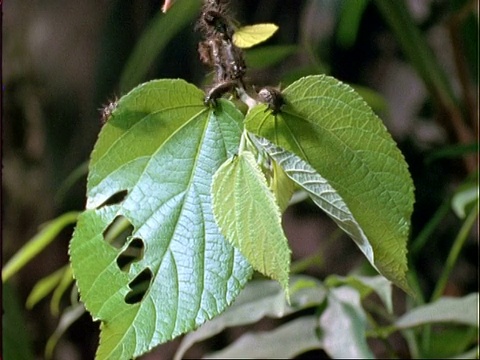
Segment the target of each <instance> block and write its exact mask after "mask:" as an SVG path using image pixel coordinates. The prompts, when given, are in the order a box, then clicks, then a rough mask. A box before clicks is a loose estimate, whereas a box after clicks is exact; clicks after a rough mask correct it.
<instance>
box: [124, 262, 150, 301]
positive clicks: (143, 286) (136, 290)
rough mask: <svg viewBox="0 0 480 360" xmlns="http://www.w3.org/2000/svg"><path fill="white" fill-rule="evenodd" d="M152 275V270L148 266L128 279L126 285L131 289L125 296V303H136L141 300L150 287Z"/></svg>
mask: <svg viewBox="0 0 480 360" xmlns="http://www.w3.org/2000/svg"><path fill="white" fill-rule="evenodd" d="M152 277H153V274H152V271H151V270H150V269H149V268H146V269H144V270H143V271H142V272H141V273H140V274H138V275H137V276H136V277H135V279H133V280H132V281H130V283H129V284H128V286H129V287H130V289H131V290H130V291H129V292H128V294H127V295H126V296H125V302H126V303H127V304H137V303H139V302H140V301H142V299H143V297H144V296H145V294H146V292H147V290H148V288H149V287H150V283H151V281H152Z"/></svg>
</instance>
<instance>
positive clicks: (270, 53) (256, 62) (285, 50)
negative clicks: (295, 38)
mask: <svg viewBox="0 0 480 360" xmlns="http://www.w3.org/2000/svg"><path fill="white" fill-rule="evenodd" d="M297 51H298V47H297V46H296V45H270V46H261V47H258V48H255V49H249V50H247V51H245V61H246V63H247V64H248V67H249V68H250V69H265V68H267V67H270V66H274V65H277V64H278V63H280V62H281V61H283V60H285V59H286V58H287V57H288V56H290V55H293V54H294V53H296V52H297Z"/></svg>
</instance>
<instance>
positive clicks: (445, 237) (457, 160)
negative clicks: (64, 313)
mask: <svg viewBox="0 0 480 360" xmlns="http://www.w3.org/2000/svg"><path fill="white" fill-rule="evenodd" d="M183 1H189V0H177V3H176V4H175V5H174V7H175V6H180V3H182V2H183ZM231 3H232V8H233V10H234V13H235V15H236V18H237V20H238V21H239V22H240V23H241V24H255V23H260V22H273V23H275V24H277V25H279V27H280V29H279V30H278V32H277V33H276V34H275V35H274V36H273V38H271V39H270V40H268V42H266V43H265V44H262V45H261V46H280V45H282V46H286V47H285V49H286V50H285V51H286V54H288V56H287V55H285V56H282V57H281V59H280V60H279V61H278V62H276V63H273V64H271V66H268V67H264V66H265V65H264V64H262V63H261V61H258V56H257V57H255V54H252V55H251V57H249V52H247V66H249V69H248V73H247V75H248V81H249V82H250V83H251V84H255V85H259V86H261V85H274V86H276V85H279V84H281V85H282V86H283V87H285V86H287V85H288V84H289V83H290V82H292V81H293V80H295V79H297V78H299V77H300V76H303V75H308V74H318V73H327V74H329V75H332V76H334V77H336V78H338V79H339V80H341V81H343V82H346V83H348V84H350V85H352V86H354V87H355V88H356V89H357V90H358V91H359V93H360V94H361V95H362V96H363V97H364V98H365V99H366V101H367V102H368V103H369V104H370V105H371V106H372V107H373V109H374V110H375V112H376V113H377V114H378V115H379V116H380V117H381V119H382V120H383V121H384V123H385V125H386V127H387V128H388V130H389V131H390V132H391V134H392V135H393V137H394V139H395V140H396V141H397V143H398V145H399V147H400V148H401V150H402V152H403V153H404V155H405V157H406V160H407V162H408V164H409V166H410V170H411V173H412V177H413V179H414V182H415V186H416V204H415V212H414V215H413V219H412V224H413V227H412V236H411V238H412V239H415V237H416V236H417V235H418V234H419V233H420V232H421V231H422V229H424V227H425V226H426V224H427V223H428V222H429V221H430V219H431V218H432V216H433V215H434V214H435V213H436V212H437V210H438V209H439V207H441V205H442V203H443V202H444V201H445V199H448V198H449V197H450V196H451V195H452V192H453V191H454V189H455V188H456V187H457V186H458V185H459V184H461V183H462V182H463V181H464V180H465V179H466V178H468V176H469V175H470V174H472V173H476V172H477V170H476V169H477V167H476V164H477V162H478V158H475V157H472V156H463V155H462V154H460V156H441V155H440V156H436V154H437V155H438V152H439V151H440V150H442V149H445V148H450V147H451V146H452V145H453V146H456V145H458V146H459V147H461V146H468V145H471V144H472V143H473V142H475V139H476V138H477V137H476V136H477V135H476V134H477V131H478V123H476V121H478V113H477V116H476V118H475V119H471V118H470V120H468V116H469V113H470V114H472V111H473V114H475V111H476V110H473V109H471V106H470V105H472V99H471V97H472V95H473V105H474V106H475V100H477V101H478V92H477V86H478V74H477V71H478V66H477V64H478V33H477V32H476V31H477V30H478V28H477V26H478V7H477V8H476V9H475V7H474V6H471V9H470V11H469V12H467V15H464V17H463V18H462V20H461V21H460V31H458V36H459V37H460V38H459V39H457V40H455V41H452V36H451V32H449V30H450V28H449V24H450V23H449V21H451V19H452V17H454V16H455V15H456V14H458V13H459V12H460V11H461V10H462V9H464V8H465V7H466V6H467V5H468V3H469V1H446V0H445V1H440V0H437V1H434V0H422V1H417V0H410V1H405V2H404V3H405V5H406V7H407V9H408V11H409V14H410V16H411V17H412V19H413V20H414V21H415V23H416V24H417V25H418V28H419V30H420V31H421V34H422V36H424V38H425V39H426V40H427V41H428V44H429V46H430V47H431V49H432V50H433V54H434V56H435V58H436V60H437V61H438V64H439V65H440V67H441V69H442V70H443V71H444V73H445V74H446V75H447V76H448V81H449V82H450V83H451V87H452V89H453V91H454V94H455V96H456V98H457V99H459V100H458V101H459V104H458V108H459V109H460V112H461V114H464V115H465V116H464V117H463V119H464V122H465V123H466V124H467V126H465V129H467V130H466V132H464V133H466V135H465V134H464V136H460V135H458V134H457V133H456V132H455V131H452V127H451V122H450V117H449V113H448V111H445V109H444V108H443V107H442V104H439V103H438V101H436V98H435V95H434V94H432V93H431V91H430V88H429V86H428V84H426V83H425V80H424V79H422V77H421V76H419V73H418V71H417V70H416V69H415V67H414V66H413V65H412V64H411V63H410V61H409V59H408V57H406V56H405V53H404V52H403V51H402V47H401V45H400V44H399V42H398V41H397V38H396V36H395V34H394V33H392V31H391V28H390V27H389V26H388V22H387V21H386V19H385V14H382V13H381V11H379V9H378V7H377V6H376V2H374V1H358V3H359V4H360V3H362V4H363V3H364V5H362V6H364V9H363V11H362V13H361V17H359V18H358V19H359V21H358V25H357V24H356V23H355V22H354V21H351V22H350V23H347V25H345V21H347V22H348V21H349V20H348V18H347V19H345V18H346V17H345V16H343V17H342V14H343V15H344V13H342V11H344V10H342V9H343V8H344V3H345V1H340V0H302V1H301V0H238V1H233V0H232V1H231ZM402 3H403V2H402ZM452 4H453V5H452ZM465 4H467V5H465ZM161 6H162V2H161V1H158V0H82V1H77V0H42V1H40V0H15V1H13V0H10V1H8V0H7V1H4V2H3V5H2V10H3V25H2V76H3V82H2V96H3V98H2V248H3V252H2V261H3V263H5V262H6V261H7V260H8V259H10V258H11V257H12V255H13V254H14V253H15V252H16V251H17V250H18V249H19V248H20V247H21V246H22V245H23V244H25V243H26V242H27V241H28V240H29V239H30V238H32V237H33V236H34V235H35V234H36V233H37V232H38V230H39V227H40V226H41V225H42V223H44V222H46V221H48V220H50V219H53V218H55V217H57V216H59V215H61V214H62V213H65V212H67V211H70V210H79V211H81V210H82V209H83V208H84V205H85V200H86V199H85V186H86V172H85V171H82V170H81V169H82V165H83V166H85V164H86V162H87V161H88V158H89V154H90V152H91V150H92V148H93V146H94V143H95V140H96V137H97V134H98V132H99V130H100V127H101V122H100V114H99V111H98V109H99V108H101V107H102V104H105V103H108V101H109V99H113V98H114V97H115V96H121V95H123V94H125V93H126V92H128V91H129V90H130V89H131V88H132V87H134V86H135V85H137V84H138V83H140V82H143V81H146V80H149V79H154V78H177V77H179V78H183V79H185V80H187V81H189V82H192V83H194V84H196V85H197V86H200V87H204V86H205V84H207V83H208V80H206V79H208V78H207V77H206V75H208V69H205V68H204V67H203V66H202V65H201V63H200V61H199V59H198V55H197V53H196V46H197V45H196V44H197V42H198V41H199V34H198V33H195V32H194V26H195V21H196V18H195V17H192V18H187V19H186V20H185V21H186V23H185V24H186V25H185V26H182V28H181V30H180V31H178V32H177V33H176V34H175V35H174V36H173V37H172V39H170V40H168V42H167V43H166V46H165V48H164V49H163V51H161V53H160V54H159V55H158V56H156V57H155V61H154V62H153V63H152V64H150V65H149V66H148V68H147V69H144V70H146V72H145V74H144V75H141V76H139V80H138V82H137V83H135V84H129V83H128V81H123V83H122V81H121V78H122V74H124V72H125V69H126V67H127V62H128V60H129V58H130V57H131V55H132V53H133V52H134V50H135V47H136V46H137V44H138V40H139V39H140V37H141V36H142V34H144V32H145V30H146V29H147V28H148V26H149V25H150V24H152V22H154V21H156V19H157V18H158V16H166V15H159V11H160V8H161ZM477 6H478V5H477ZM342 19H343V20H342ZM472 19H473V20H472ZM342 21H343V22H342ZM472 21H473V23H472ZM348 26H350V31H349V30H348ZM474 32H475V33H474ZM161 36H162V34H161V33H159V35H158V37H159V41H160V38H161ZM154 39H155V38H154ZM288 46H290V48H288ZM459 46H460V49H458V47H459ZM259 47H260V46H259ZM456 47H457V48H456ZM144 51H145V53H148V52H149V50H148V49H147V48H146V49H145V50H144ZM458 56H460V57H461V59H460V63H461V66H459V59H457V57H458ZM249 59H251V61H252V64H249V63H248V60H249ZM462 64H463V65H462ZM459 68H461V70H462V71H459ZM130 70H131V69H130ZM462 76H463V77H465V76H466V80H465V79H462ZM133 78H135V77H133ZM465 87H466V89H465ZM466 92H467V95H466ZM469 97H470V99H469ZM477 105H478V103H477ZM469 106H470V108H469ZM475 109H476V108H475ZM465 119H466V120H465ZM469 121H470V123H469ZM472 121H473V122H472ZM472 123H473V124H474V125H473V126H472ZM475 123H476V125H475ZM453 126H455V125H453ZM459 133H460V134H461V131H460V132H459ZM477 155H478V154H477ZM79 168H80V170H78V171H77V173H79V174H80V175H79V176H77V177H76V178H75V181H73V185H71V186H67V185H66V183H65V180H66V179H67V177H68V176H69V175H70V174H72V172H74V171H75V170H76V169H79ZM460 225H461V220H460V219H458V218H457V217H456V216H455V215H454V214H453V212H452V211H447V214H446V215H445V216H444V218H443V221H442V222H441V224H440V225H439V226H437V227H436V228H435V231H434V232H433V233H432V234H431V236H430V237H429V240H428V243H426V244H425V245H424V246H423V247H421V251H417V252H414V253H413V254H412V255H411V259H410V263H411V264H412V265H413V266H414V267H415V268H416V269H417V271H418V273H419V274H421V277H420V280H421V283H420V285H421V286H422V288H423V289H424V291H425V293H427V294H428V293H429V292H431V291H432V289H433V287H434V284H435V282H436V280H437V278H438V274H439V272H440V270H441V268H442V266H443V263H444V261H445V258H446V256H447V254H448V251H449V250H450V247H451V244H452V241H453V238H454V237H455V236H456V233H457V232H458V229H459V227H460ZM284 226H285V231H286V234H287V237H288V238H289V240H290V243H291V246H292V248H293V252H294V255H293V256H294V260H298V259H302V258H304V257H306V256H307V255H309V254H312V253H315V252H318V251H320V252H321V254H322V259H323V261H322V262H321V263H320V264H317V266H313V267H310V268H309V269H308V271H307V272H308V273H310V274H312V275H316V276H318V277H319V278H324V277H325V276H326V275H328V274H332V273H335V274H340V275H345V274H347V273H348V272H349V271H351V270H352V269H354V268H356V267H357V266H360V265H361V264H362V263H363V261H364V260H363V257H362V256H361V254H360V252H359V251H358V250H357V249H356V247H355V246H354V245H353V242H352V241H350V240H349V239H348V238H346V237H345V236H343V235H341V234H339V233H338V230H336V226H335V225H334V224H333V223H332V222H331V221H330V220H329V219H328V218H327V217H326V216H325V215H323V214H322V213H321V212H320V211H319V210H317V209H316V207H315V206H314V205H312V204H310V203H308V202H301V203H299V204H296V205H294V206H292V207H290V208H289V209H288V210H287V212H286V213H285V215H284ZM475 229H476V230H475V231H474V232H473V233H472V234H471V238H470V239H469V240H468V241H467V244H466V245H465V248H464V251H463V252H462V255H461V258H460V260H459V263H458V264H457V266H456V268H455V271H454V273H453V275H452V277H451V281H450V282H449V285H448V287H447V290H448V293H449V294H452V295H463V294H466V293H469V292H472V291H476V289H477V288H478V287H477V285H478V277H477V268H476V266H477V257H478V226H475ZM71 234H72V228H71V227H70V228H67V229H65V230H64V231H62V233H61V234H60V236H59V238H58V239H57V240H56V241H55V242H53V243H52V244H51V245H49V247H48V248H47V249H45V251H43V252H42V253H40V254H39V255H38V256H37V257H36V258H35V259H34V260H33V261H32V262H30V263H29V264H28V265H27V266H26V267H25V268H23V269H22V270H21V271H20V272H19V273H18V274H17V275H16V276H15V277H14V278H13V279H11V280H10V281H9V283H8V287H9V294H10V295H9V296H12V297H14V296H15V299H16V304H17V305H18V306H19V307H20V309H21V313H22V316H23V317H24V320H25V324H26V325H25V326H26V330H27V332H28V335H29V338H30V341H31V351H32V353H33V354H35V355H34V356H35V358H42V357H43V351H44V346H45V343H46V341H47V339H48V337H49V336H50V335H51V334H52V333H53V331H54V330H55V328H56V327H57V325H58V318H57V317H55V316H52V315H51V314H50V310H49V299H48V298H47V299H45V300H43V301H41V302H40V303H39V304H37V305H36V306H35V307H34V308H33V309H31V310H28V311H27V310H25V309H24V305H23V304H24V303H25V299H26V298H27V296H28V294H29V292H30V291H31V289H32V287H33V286H34V285H35V283H36V282H37V281H38V280H39V279H41V278H43V277H45V276H47V275H48V274H50V273H52V272H53V271H55V270H57V269H58V268H60V267H62V266H63V265H65V264H66V263H67V262H68V255H67V250H68V242H69V240H70V238H71ZM4 290H6V288H5V289H4ZM68 302H69V299H68V296H66V297H65V299H64V304H65V306H66V305H67V304H68ZM268 326H269V325H268V323H266V324H262V323H260V324H258V325H257V328H258V329H262V327H263V328H268ZM3 330H4V331H7V332H8V331H16V330H15V329H5V328H4V329H3ZM231 336H233V335H228V334H227V335H224V338H223V340H222V341H227V340H229V339H230V338H231ZM97 339H98V324H96V323H92V321H91V319H90V317H89V316H88V315H84V316H82V317H81V319H80V320H79V321H77V322H76V323H75V324H74V325H73V326H71V328H70V329H69V330H68V331H67V333H66V334H65V335H64V336H63V338H62V339H61V340H60V342H59V344H58V347H57V350H56V353H55V354H56V355H55V358H57V359H91V358H93V354H94V352H95V349H96V346H97ZM177 345H178V341H173V342H171V343H169V344H166V345H164V346H162V347H160V348H159V349H158V350H155V351H154V352H153V353H151V354H148V355H146V356H145V357H144V358H145V359H154V358H155V359H168V358H171V356H172V353H173V351H174V350H175V348H176V346H177ZM208 346H209V345H208V344H206V345H205V344H204V345H201V346H198V347H197V348H194V349H192V351H191V352H190V353H189V354H190V356H192V357H195V356H200V355H201V354H202V351H204V350H208ZM312 356H313V355H312ZM305 358H307V357H305ZM7 360H8V359H7Z"/></svg>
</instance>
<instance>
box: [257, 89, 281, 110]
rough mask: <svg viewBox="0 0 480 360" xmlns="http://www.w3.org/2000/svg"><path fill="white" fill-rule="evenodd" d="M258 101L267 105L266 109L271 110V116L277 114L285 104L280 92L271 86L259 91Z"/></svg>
mask: <svg viewBox="0 0 480 360" xmlns="http://www.w3.org/2000/svg"><path fill="white" fill-rule="evenodd" d="M258 99H259V100H260V101H261V102H263V103H265V104H267V109H269V110H271V111H272V114H273V115H276V114H278V113H279V112H280V110H281V108H282V106H283V105H284V104H285V98H284V97H283V94H282V92H281V91H280V90H279V89H277V88H274V87H272V86H265V87H264V88H262V89H260V91H259V92H258Z"/></svg>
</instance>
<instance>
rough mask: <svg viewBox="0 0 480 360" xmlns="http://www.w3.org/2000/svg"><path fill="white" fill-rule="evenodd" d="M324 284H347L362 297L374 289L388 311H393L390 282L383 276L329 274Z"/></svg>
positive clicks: (330, 285)
mask: <svg viewBox="0 0 480 360" xmlns="http://www.w3.org/2000/svg"><path fill="white" fill-rule="evenodd" d="M325 284H326V285H327V286H329V287H332V286H340V285H349V286H351V287H352V288H354V289H355V290H357V291H358V293H359V294H360V298H361V299H363V298H365V297H366V296H368V295H369V294H370V293H371V292H372V291H374V292H375V293H376V294H377V295H378V296H379V297H380V299H381V300H382V302H383V304H384V305H385V307H386V309H387V310H388V312H389V313H392V312H393V304H392V284H391V283H390V282H389V281H388V280H387V279H385V278H384V277H383V276H370V277H367V276H358V275H350V276H347V277H343V276H338V275H330V276H329V277H328V278H327V279H326V280H325Z"/></svg>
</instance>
